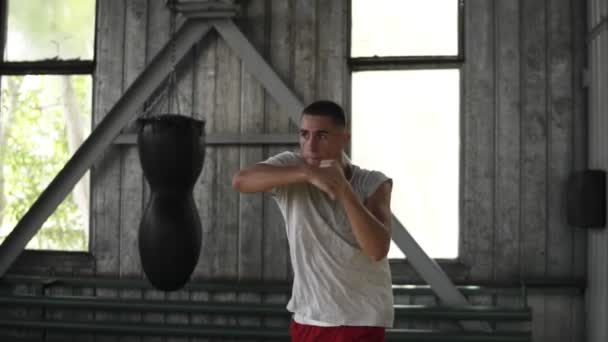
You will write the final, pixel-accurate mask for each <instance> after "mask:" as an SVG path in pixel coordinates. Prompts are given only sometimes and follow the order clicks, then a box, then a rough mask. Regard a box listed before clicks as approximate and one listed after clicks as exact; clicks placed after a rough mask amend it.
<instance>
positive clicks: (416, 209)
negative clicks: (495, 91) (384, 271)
mask: <svg viewBox="0 0 608 342" xmlns="http://www.w3.org/2000/svg"><path fill="white" fill-rule="evenodd" d="M462 8H463V4H462V2H461V1H458V0H417V1H416V0H410V1H403V0H377V1H366V0H352V9H351V10H352V13H351V59H350V66H351V70H352V78H351V79H352V96H351V97H352V103H351V105H352V118H351V122H352V126H351V129H352V146H351V148H352V151H351V152H352V159H353V161H354V162H355V163H357V164H360V165H362V166H364V167H369V168H374V169H378V170H380V171H383V172H384V173H386V174H387V175H388V176H389V177H391V178H393V181H394V186H393V196H392V201H391V207H392V210H393V213H394V214H395V215H396V216H397V218H398V219H399V221H400V222H401V223H402V224H403V225H404V227H406V228H407V229H408V231H409V232H410V233H411V234H412V236H413V237H414V238H415V239H416V241H418V243H420V245H421V246H422V248H423V249H424V250H425V251H426V252H427V254H429V256H431V257H433V258H446V259H453V258H456V257H457V256H458V230H459V211H458V208H459V178H460V176H459V168H460V155H459V152H460V147H459V144H460V65H461V64H462V59H463V57H462V44H461V34H462V22H461V17H462V10H463V9H462ZM403 257H404V255H403V253H402V252H401V250H399V248H397V247H396V246H395V245H394V243H393V244H392V245H391V250H390V252H389V258H403Z"/></svg>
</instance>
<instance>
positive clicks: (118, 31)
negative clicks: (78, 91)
mask: <svg viewBox="0 0 608 342" xmlns="http://www.w3.org/2000/svg"><path fill="white" fill-rule="evenodd" d="M97 22H98V28H97V32H98V36H99V39H98V43H97V52H96V57H97V68H96V71H95V73H96V78H95V100H94V103H95V108H94V111H93V122H94V124H97V123H98V122H100V120H101V119H102V118H103V117H104V116H105V114H106V113H108V112H109V110H110V109H111V108H112V106H113V105H114V104H115V103H116V101H117V100H118V99H119V98H120V96H121V94H122V89H123V87H122V86H123V60H124V53H123V52H124V40H125V33H124V30H125V26H124V24H125V3H124V1H113V0H112V1H100V2H99V3H98V20H97ZM121 165H122V163H121V156H120V151H119V149H118V148H117V147H115V146H111V147H109V148H108V150H107V152H106V153H104V155H103V156H102V158H101V159H100V160H98V161H97V163H96V164H95V165H94V168H93V170H92V172H91V188H92V191H91V193H92V194H93V199H92V201H91V203H92V208H91V209H92V210H91V212H92V213H93V215H92V229H93V234H91V236H93V238H94V240H93V241H92V246H93V254H94V256H95V260H96V274H98V275H103V276H112V277H118V276H119V274H120V262H121V260H120V240H121V236H120V219H121V215H120V210H121V200H122V199H121V196H120V195H121V191H120V185H121V176H122V175H121V171H122V167H121ZM96 295H97V296H100V297H115V296H116V295H117V291H116V290H110V289H97V292H96ZM96 317H97V318H98V319H112V318H114V315H113V314H110V313H107V312H103V311H100V312H98V313H97V314H96ZM116 339H117V337H114V336H99V337H97V338H96V340H98V341H115V340H116Z"/></svg>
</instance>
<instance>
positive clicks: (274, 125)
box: [263, 1, 293, 327]
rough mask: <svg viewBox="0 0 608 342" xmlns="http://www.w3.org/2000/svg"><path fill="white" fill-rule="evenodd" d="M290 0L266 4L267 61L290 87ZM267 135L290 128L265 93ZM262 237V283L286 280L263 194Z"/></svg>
mask: <svg viewBox="0 0 608 342" xmlns="http://www.w3.org/2000/svg"><path fill="white" fill-rule="evenodd" d="M292 4H293V2H292V1H269V6H270V8H269V13H268V14H267V23H268V24H267V25H268V26H269V28H270V32H268V39H269V42H268V52H267V53H266V56H267V60H268V62H269V64H270V65H271V66H272V68H273V69H274V70H275V71H276V73H277V74H278V75H279V77H280V78H281V79H282V80H283V81H284V82H286V84H287V86H288V87H291V83H290V82H289V80H290V79H291V77H292V75H291V56H292V55H291V50H292V41H291V40H290V37H291V29H292V26H291V20H292V16H291V14H290V13H291V12H290V6H291V5H292ZM265 106H266V132H267V133H286V132H289V130H290V127H293V126H292V125H293V124H291V123H290V121H289V118H288V116H287V115H286V113H285V111H284V109H283V108H281V107H279V105H278V104H277V103H276V102H275V101H274V99H273V98H272V97H271V96H270V95H269V94H268V93H266V96H265ZM286 149H287V147H285V146H276V147H269V148H268V155H275V154H277V153H279V152H281V151H285V150H286ZM263 207H264V236H263V239H264V240H263V245H264V248H263V260H264V261H263V277H264V280H287V279H289V274H290V273H289V272H290V271H289V270H290V265H291V264H290V262H289V248H288V244H287V235H286V233H285V224H284V221H283V217H282V215H281V213H280V211H279V209H278V207H277V205H276V203H275V202H274V200H273V199H272V198H271V197H270V195H268V194H265V195H264V203H263ZM264 297H265V298H264V301H265V302H268V303H281V304H285V303H286V302H287V298H286V296H285V295H280V294H268V295H265V296H264ZM264 322H265V325H267V326H275V327H277V326H278V327H287V326H288V325H287V321H285V320H283V319H279V318H267V319H265V321H264Z"/></svg>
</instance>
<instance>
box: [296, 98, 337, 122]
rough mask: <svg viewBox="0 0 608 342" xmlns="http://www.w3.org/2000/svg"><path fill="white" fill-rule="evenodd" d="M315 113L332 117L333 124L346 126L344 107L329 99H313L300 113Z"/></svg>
mask: <svg viewBox="0 0 608 342" xmlns="http://www.w3.org/2000/svg"><path fill="white" fill-rule="evenodd" d="M304 114H306V115H317V116H327V117H330V118H332V120H333V122H334V124H336V125H337V126H339V127H346V115H345V114H344V109H342V107H341V106H340V105H339V104H337V103H335V102H333V101H329V100H320V101H315V102H313V103H311V104H309V105H308V106H306V108H304V110H303V111H302V115H304Z"/></svg>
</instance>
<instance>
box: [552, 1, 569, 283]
mask: <svg viewBox="0 0 608 342" xmlns="http://www.w3.org/2000/svg"><path fill="white" fill-rule="evenodd" d="M547 15H548V18H547V22H548V32H547V35H548V51H547V53H548V56H547V59H548V65H547V68H548V72H549V74H548V75H547V76H548V82H549V83H548V91H549V93H548V94H547V96H548V106H549V108H548V113H549V115H550V116H549V118H548V119H549V121H548V137H547V138H548V139H547V140H548V146H549V152H548V153H549V155H548V157H547V158H548V161H549V168H548V170H547V174H548V177H547V182H548V184H547V191H548V193H547V198H548V208H547V220H548V229H547V275H548V276H550V277H564V278H566V277H571V276H572V266H573V265H572V252H573V244H572V234H571V229H572V228H571V227H569V226H568V225H567V224H566V220H565V218H564V215H563V212H564V208H565V207H566V202H565V200H566V196H565V193H564V190H563V189H564V187H565V184H566V181H567V178H568V175H569V174H570V172H571V171H572V160H573V156H572V154H573V153H572V127H573V120H572V104H573V99H572V97H573V84H572V83H573V82H572V79H573V77H572V41H571V37H572V22H571V17H570V1H569V0H550V1H549V3H548V8H547Z"/></svg>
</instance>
